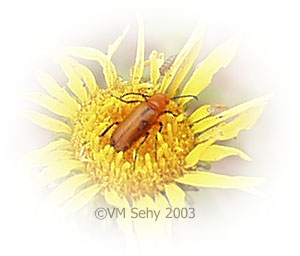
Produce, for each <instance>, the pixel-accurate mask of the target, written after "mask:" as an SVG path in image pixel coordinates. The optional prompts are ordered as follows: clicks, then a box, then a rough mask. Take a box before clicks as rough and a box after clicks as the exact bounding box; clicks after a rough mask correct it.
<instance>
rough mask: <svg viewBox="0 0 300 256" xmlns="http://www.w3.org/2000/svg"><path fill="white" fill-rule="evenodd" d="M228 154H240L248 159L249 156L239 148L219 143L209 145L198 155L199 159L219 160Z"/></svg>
mask: <svg viewBox="0 0 300 256" xmlns="http://www.w3.org/2000/svg"><path fill="white" fill-rule="evenodd" d="M228 156H240V157H241V158H243V159H244V160H247V161H250V160H251V159H250V157H249V156H248V155H246V154H245V153H244V152H242V151H241V150H239V149H236V148H233V147H226V146H221V145H211V146H210V147H208V148H207V149H206V150H205V151H204V152H203V154H201V156H200V157H199V161H208V162H211V161H219V160H221V159H223V158H225V157H228Z"/></svg>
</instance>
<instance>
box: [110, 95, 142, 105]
mask: <svg viewBox="0 0 300 256" xmlns="http://www.w3.org/2000/svg"><path fill="white" fill-rule="evenodd" d="M111 96H112V97H114V98H116V99H118V100H119V101H122V102H124V103H137V102H139V103H142V102H144V101H141V100H123V99H122V97H121V98H120V97H117V96H115V95H113V94H112V95H111Z"/></svg>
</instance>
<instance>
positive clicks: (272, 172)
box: [0, 0, 300, 255]
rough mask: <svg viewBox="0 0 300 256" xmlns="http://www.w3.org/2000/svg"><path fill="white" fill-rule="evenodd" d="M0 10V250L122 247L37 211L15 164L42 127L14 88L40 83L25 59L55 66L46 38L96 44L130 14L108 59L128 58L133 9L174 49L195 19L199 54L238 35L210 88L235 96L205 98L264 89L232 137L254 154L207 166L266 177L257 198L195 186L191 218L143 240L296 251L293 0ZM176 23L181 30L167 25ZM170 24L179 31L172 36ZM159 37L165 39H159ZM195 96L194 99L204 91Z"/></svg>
mask: <svg viewBox="0 0 300 256" xmlns="http://www.w3.org/2000/svg"><path fill="white" fill-rule="evenodd" d="M0 12H1V15H0V21H1V23H0V24H1V25H0V26H1V40H0V45H1V48H0V49H1V69H0V70H1V81H2V82H1V83H2V84H1V96H2V97H1V101H0V102H1V133H0V134H1V176H0V178H1V179H0V180H1V193H0V194H1V203H2V204H1V206H2V207H1V222H2V223H1V228H0V230H1V233H2V239H1V240H2V242H1V247H0V250H1V251H3V252H2V253H1V254H2V255H19V254H30V255H64V254H69V255H82V254H85V255H89V254H91V255H94V254H95V255H96V254H101V255H103V254H104V255H105V254H112V255H117V254H119V253H123V254H124V253H125V251H126V250H125V248H126V247H125V242H124V240H123V239H122V238H121V236H120V234H119V233H118V231H116V230H112V231H111V232H110V231H106V233H104V234H103V235H102V234H101V232H89V229H85V228H77V227H75V226H74V223H73V224H72V225H65V224H62V223H57V222H55V221H53V220H51V218H48V217H47V216H46V217H45V216H44V215H42V214H40V213H39V211H38V209H39V203H40V201H41V200H42V199H41V198H43V195H38V196H37V195H36V192H34V191H32V190H31V189H30V187H31V186H30V184H31V177H30V175H28V174H27V173H24V172H25V171H24V170H23V169H22V166H21V167H20V166H18V160H19V159H20V158H21V157H22V155H24V154H25V153H26V152H28V151H30V150H32V149H34V148H37V147H38V146H40V145H43V144H44V142H45V141H47V138H48V137H47V136H48V134H47V133H46V132H43V131H41V129H40V128H38V127H36V126H34V125H32V124H30V123H29V122H28V121H26V120H24V119H23V118H22V116H21V115H20V112H21V111H22V110H23V109H25V108H28V107H30V106H28V105H27V104H26V103H24V102H23V101H22V100H21V97H20V96H21V95H22V94H23V93H24V92H30V91H34V90H39V86H38V84H37V82H36V80H35V78H34V73H35V72H36V70H41V69H42V70H47V71H49V70H53V69H55V67H52V66H51V65H53V64H50V63H51V61H50V60H49V56H48V55H50V53H51V49H52V47H53V45H55V44H56V42H60V43H63V44H67V45H83V46H93V47H98V48H99V49H101V50H103V51H105V50H106V47H105V46H106V45H107V44H108V43H110V42H112V41H113V40H114V39H115V38H116V37H117V36H118V35H119V34H121V32H122V30H123V29H124V28H125V27H126V25H127V24H132V26H131V29H130V32H129V35H128V36H129V39H127V41H125V42H124V43H125V46H128V48H127V47H125V46H124V47H123V50H122V48H121V49H120V53H117V55H116V63H118V60H117V59H118V58H121V57H123V58H125V57H124V54H128V56H129V57H128V56H127V57H126V58H130V56H131V60H129V61H131V62H132V63H133V60H134V47H135V43H132V42H135V41H134V40H135V38H136V31H137V25H136V18H135V14H136V12H138V13H140V14H141V15H142V17H143V18H144V21H145V29H146V40H148V41H151V40H152V41H151V42H152V45H150V46H149V45H148V47H149V48H155V47H156V46H158V47H161V49H159V50H163V51H167V52H168V54H172V53H173V54H174V53H175V54H176V49H177V50H179V49H180V46H181V45H182V44H183V43H184V41H185V40H186V38H187V36H188V34H190V32H191V31H192V29H193V27H194V26H195V24H196V23H197V20H201V22H204V23H206V25H207V30H208V32H207V40H206V44H205V47H204V50H203V53H202V55H201V56H202V57H204V56H205V55H206V54H207V53H208V52H209V51H211V50H212V49H213V48H214V47H215V46H216V45H218V44H219V43H221V42H223V41H225V40H226V39H228V38H230V36H232V35H234V34H236V33H238V34H240V35H241V38H242V41H241V45H240V48H239V52H238V54H237V56H236V58H235V59H234V60H233V62H232V64H231V65H230V66H229V67H228V69H226V70H225V71H224V70H223V71H221V72H220V75H219V76H217V77H215V79H214V81H213V84H212V88H213V89H212V90H216V88H217V86H220V87H222V86H223V89H220V90H222V91H228V90H230V91H231V92H232V93H235V95H229V94H230V93H229V94H228V92H227V93H226V94H224V95H226V96H224V97H222V96H216V97H215V98H214V97H212V99H213V100H216V101H217V100H218V103H224V104H225V103H228V102H230V103H234V104H236V103H238V102H242V101H245V100H248V99H251V98H254V97H258V96H262V95H264V94H267V93H270V92H273V93H274V97H273V98H272V99H271V101H270V104H268V106H267V107H266V110H265V112H264V113H263V115H262V117H261V119H260V120H259V122H258V124H257V125H256V126H255V128H254V129H253V130H252V131H248V132H245V133H243V134H242V135H241V137H242V138H241V142H235V143H237V145H241V146H242V147H243V149H245V150H246V152H248V153H249V155H250V156H251V157H252V159H253V161H252V162H251V163H248V162H243V161H241V160H239V159H237V158H234V159H232V160H225V161H224V162H222V163H220V164H217V165H216V168H219V170H220V168H224V169H225V170H226V171H228V173H230V171H231V169H232V171H236V170H237V168H239V170H241V171H240V172H238V173H239V174H245V175H256V176H263V177H265V178H266V185H264V186H262V187H261V190H262V191H263V192H264V193H266V194H267V197H266V198H257V197H254V196H252V195H245V194H244V193H240V192H238V193H235V192H230V191H215V190H200V192H199V199H198V201H197V218H196V219H195V220H193V221H189V222H187V223H177V225H175V228H174V241H173V244H171V245H169V246H168V247H167V246H166V247H165V248H164V247H163V246H162V247H161V248H160V249H159V250H158V251H156V248H153V251H154V252H155V253H156V254H160V253H162V254H163V253H170V250H173V253H175V254H176V255H177V254H178V255H180V254H188V253H196V254H203V255H219V254H222V255H269V254H273V255H275V254H280V255H282V254H284V255H296V254H299V246H298V245H297V243H298V242H299V209H298V208H299V207H298V204H299V192H300V191H299V185H298V183H299V179H300V175H299V171H300V168H299V166H298V158H299V156H298V153H299V148H298V144H297V143H298V140H299V113H298V112H299V107H300V105H299V95H298V93H299V86H300V84H299V75H298V73H299V57H300V56H299V43H300V40H299V18H298V16H299V13H298V12H299V8H298V7H297V5H296V3H294V2H293V1H277V2H276V1H237V2H232V1H230V2H229V1H220V2H216V1H188V0H185V1H150V0H149V1H137V2H136V3H134V2H133V1H118V2H112V1H111V2H104V1H95V2H89V1H80V2H76V1H70V2H67V1H44V2H42V1H36V2H34V1H26V2H25V1H10V2H9V3H8V2H7V3H2V4H1V10H0ZM180 33H181V34H182V37H180V36H178V35H177V34H180ZM174 34H176V36H178V37H173V38H175V39H176V38H178V41H176V40H174V41H172V35H174ZM170 37H171V39H170ZM168 40H169V41H168ZM148 41H146V44H147V42H148ZM162 41H167V42H170V43H169V44H172V45H170V48H168V47H166V46H165V45H164V44H161V42H162ZM153 42H154V43H153ZM161 45H162V46H161ZM152 46H153V47H152ZM130 47H131V48H130ZM174 51H175V52H174ZM121 53H122V54H121ZM149 53H150V52H149V51H148V52H147V54H149ZM126 61H127V60H124V62H126ZM119 64H120V65H122V61H120V63H119ZM124 76H126V74H124ZM224 88H225V89H226V90H225V89H224ZM204 93H206V94H207V95H209V92H204ZM204 95H205V94H204ZM202 99H203V100H204V101H205V97H203V98H202ZM239 143H240V144H239ZM231 173H234V172H231ZM206 196H207V197H208V199H207V198H206Z"/></svg>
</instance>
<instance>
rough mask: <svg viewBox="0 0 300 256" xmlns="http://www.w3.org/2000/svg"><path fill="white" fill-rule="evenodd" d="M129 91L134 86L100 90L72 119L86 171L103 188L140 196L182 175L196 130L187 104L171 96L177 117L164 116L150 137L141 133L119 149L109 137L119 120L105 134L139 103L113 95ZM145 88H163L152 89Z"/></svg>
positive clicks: (161, 188)
mask: <svg viewBox="0 0 300 256" xmlns="http://www.w3.org/2000/svg"><path fill="white" fill-rule="evenodd" d="M127 92H133V88H132V87H130V86H126V87H123V86H118V87H117V88H116V89H111V90H100V91H99V94H98V95H97V96H96V97H94V98H92V99H90V100H89V101H88V102H87V103H86V104H85V105H84V106H82V107H81V109H80V111H79V112H78V115H77V118H76V120H75V121H73V124H72V126H73V134H72V139H71V141H72V144H73V148H74V151H75V156H76V157H77V158H78V159H80V160H81V161H82V162H84V163H85V164H86V168H85V172H86V173H88V174H89V175H90V176H91V177H92V179H93V181H94V182H95V183H99V185H100V187H101V191H102V192H104V191H105V190H106V189H113V190H115V191H117V193H118V194H119V195H120V196H125V197H127V198H128V199H138V198H140V197H141V196H143V195H146V194H148V195H150V196H154V195H155V194H156V193H158V192H160V191H164V185H166V184H168V183H170V182H173V181H174V179H176V178H178V177H180V176H182V175H183V173H184V164H185V157H186V155H187V154H188V153H189V152H190V151H191V150H192V149H193V147H194V135H193V133H192V131H191V129H190V127H189V124H188V122H187V120H186V117H185V113H184V109H183V107H181V106H179V105H178V104H177V103H176V102H174V101H171V102H170V104H169V105H168V106H167V109H166V110H168V111H171V112H172V113H174V114H176V115H178V116H177V117H175V116H173V115H172V114H169V113H166V114H163V115H161V116H160V117H159V119H158V122H157V124H154V125H152V126H151V128H150V129H149V130H148V132H149V136H148V137H147V138H146V139H145V136H141V137H140V138H139V139H138V140H137V141H135V142H134V143H133V144H132V145H131V146H130V147H129V148H128V149H127V150H126V151H125V152H122V151H121V152H116V150H115V149H114V147H112V146H111V145H110V139H111V136H112V133H113V132H114V130H115V129H116V127H117V125H115V126H113V127H112V128H111V129H109V130H108V131H107V133H105V135H103V136H101V134H102V133H103V131H104V130H105V129H106V128H107V127H108V126H110V125H111V124H113V123H115V122H122V121H123V120H125V119H126V118H127V117H128V115H129V113H130V112H131V111H132V110H133V109H134V108H136V107H137V106H138V105H139V104H140V103H124V102H122V101H120V100H119V99H117V98H115V97H112V94H113V95H116V96H119V97H120V96H122V95H123V94H125V93H127ZM143 92H145V91H143ZM146 93H147V94H148V95H154V94H155V93H158V92H155V91H154V90H153V89H148V90H147V92H146ZM127 99H128V100H143V97H141V96H139V95H133V96H127V97H126V100H127ZM159 122H161V123H162V130H161V132H159V129H160V124H159Z"/></svg>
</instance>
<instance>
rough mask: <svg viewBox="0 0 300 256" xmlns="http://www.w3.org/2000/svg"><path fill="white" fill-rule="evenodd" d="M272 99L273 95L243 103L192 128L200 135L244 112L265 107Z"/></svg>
mask: <svg viewBox="0 0 300 256" xmlns="http://www.w3.org/2000/svg"><path fill="white" fill-rule="evenodd" d="M270 97H271V95H266V96H263V97H260V98H257V99H254V100H251V101H248V102H245V103H242V104H240V105H238V106H235V107H233V108H231V109H228V110H225V111H223V112H221V113H219V114H217V115H215V116H211V117H208V118H205V119H204V120H202V121H201V122H199V123H197V124H195V125H194V126H193V127H192V130H193V132H194V133H195V134H196V133H200V132H203V131H205V130H207V129H208V128H210V127H213V126H215V125H217V124H219V123H221V122H224V121H226V120H227V119H229V118H232V117H234V116H236V115H239V114H241V113H242V112H244V111H248V110H249V109H251V108H257V107H261V106H264V105H265V104H266V103H267V100H268V99H269V98H270Z"/></svg>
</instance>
